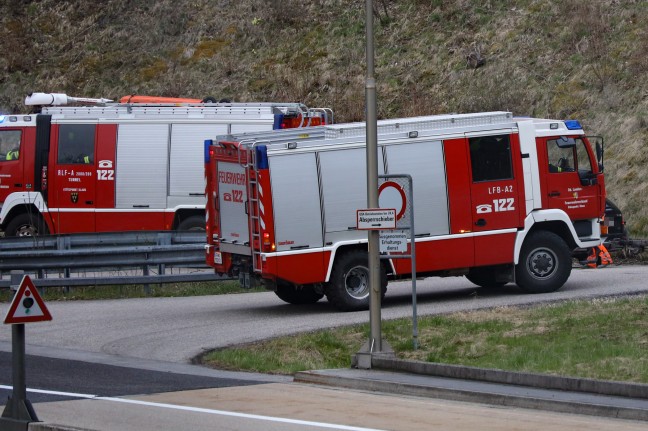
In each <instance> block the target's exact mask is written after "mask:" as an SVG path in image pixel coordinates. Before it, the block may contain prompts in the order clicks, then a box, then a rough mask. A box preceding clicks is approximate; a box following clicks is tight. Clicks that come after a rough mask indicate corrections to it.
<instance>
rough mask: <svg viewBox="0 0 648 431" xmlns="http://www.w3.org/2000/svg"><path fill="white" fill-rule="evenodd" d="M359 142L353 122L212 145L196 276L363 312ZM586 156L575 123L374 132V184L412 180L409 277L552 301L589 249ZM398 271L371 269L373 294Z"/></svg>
mask: <svg viewBox="0 0 648 431" xmlns="http://www.w3.org/2000/svg"><path fill="white" fill-rule="evenodd" d="M365 139H366V129H365V125H364V123H355V124H337V125H331V126H322V127H315V128H312V129H310V130H308V131H303V132H301V133H299V132H295V131H276V132H273V133H258V134H247V135H229V136H219V137H217V139H216V140H215V141H214V142H213V145H208V150H209V159H208V161H207V164H206V177H207V198H208V204H207V213H208V217H207V219H208V223H207V243H208V246H207V263H208V264H210V265H212V266H213V267H214V268H215V270H216V271H217V272H222V273H230V274H244V276H243V277H241V278H242V279H244V280H245V279H247V275H248V274H249V275H250V276H251V277H252V278H257V279H260V280H262V281H263V282H264V283H265V285H266V287H267V288H269V289H271V290H274V291H275V293H276V294H277V296H279V298H281V299H282V300H284V301H286V302H289V303H308V302H315V301H317V300H319V299H320V298H322V297H323V296H324V295H326V297H327V299H328V300H329V302H332V303H333V305H334V306H336V307H337V308H339V309H341V310H357V309H362V308H367V307H368V304H369V302H368V301H369V283H368V269H367V260H368V257H367V234H366V231H362V230H358V229H356V211H357V210H358V209H361V208H366V184H367V181H366V162H365V161H366V148H365V146H366V144H365ZM590 145H591V143H590V139H588V138H587V137H586V136H585V134H584V131H583V129H582V127H581V125H580V123H579V122H578V121H561V120H550V119H534V118H515V117H513V115H512V114H511V113H509V112H487V113H476V114H462V115H441V116H429V117H416V118H402V119H394V120H383V121H379V122H378V160H379V174H409V175H411V176H412V178H413V200H414V205H413V207H414V218H415V227H416V231H415V233H414V236H415V238H414V240H415V241H416V259H417V261H416V267H417V275H424V276H426V275H427V276H430V275H438V276H450V275H465V276H466V277H467V278H468V279H469V280H470V281H472V282H473V283H475V284H477V285H479V286H484V287H490V286H500V285H504V284H506V283H509V282H515V283H517V284H518V285H519V286H520V287H521V288H522V289H524V290H525V291H527V292H533V293H536V292H549V291H554V290H557V289H559V288H560V287H561V286H562V285H563V284H564V283H565V282H566V281H567V279H568V277H569V275H570V273H571V266H572V257H571V251H572V250H574V249H576V248H589V247H592V246H595V245H598V244H600V242H601V235H600V224H599V222H600V220H601V217H602V215H603V212H604V210H605V186H604V177H603V174H602V160H601V157H598V158H597V156H596V154H595V151H594V150H593V149H592V148H591V146H590ZM596 146H597V148H598V153H599V154H602V142H600V143H599V142H597V143H596ZM411 241H412V239H411V238H410V239H409V243H411ZM408 251H409V245H408ZM410 268H411V262H410V260H409V259H392V260H386V259H385V260H382V272H383V274H382V279H383V282H382V287H383V295H384V293H385V291H386V287H387V280H388V279H397V278H406V277H408V276H410Z"/></svg>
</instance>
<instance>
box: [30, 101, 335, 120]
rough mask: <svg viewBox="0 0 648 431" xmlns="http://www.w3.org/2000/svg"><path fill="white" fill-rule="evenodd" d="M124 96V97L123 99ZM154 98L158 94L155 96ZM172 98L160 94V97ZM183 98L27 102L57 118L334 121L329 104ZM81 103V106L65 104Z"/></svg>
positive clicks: (79, 104)
mask: <svg viewBox="0 0 648 431" xmlns="http://www.w3.org/2000/svg"><path fill="white" fill-rule="evenodd" d="M123 99H124V98H122V100H123ZM153 99H155V98H153ZM165 99H167V100H172V98H160V100H165ZM177 100H179V101H181V102H176V103H173V102H170V101H168V102H165V103H163V102H160V103H141V102H113V101H112V100H110V99H91V98H80V97H70V96H67V95H65V94H59V93H32V94H30V95H29V96H27V98H26V99H25V105H28V106H41V107H42V110H41V112H42V113H43V114H49V115H53V116H56V117H58V118H66V117H74V118H82V119H83V118H87V119H90V118H99V117H101V118H103V119H140V118H142V119H143V118H149V117H154V118H156V119H165V118H176V117H190V118H196V119H215V120H217V119H231V118H234V117H241V118H250V117H261V116H263V115H268V116H270V115H275V114H284V115H295V116H296V115H301V116H302V124H301V125H300V126H305V125H308V123H309V121H310V119H311V118H313V117H322V118H325V119H326V123H331V122H333V110H332V109H330V108H309V107H307V106H306V105H304V104H303V103H296V102H289V103H280V102H259V103H256V102H251V103H250V102H217V103H213V102H206V103H202V102H186V100H190V99H177ZM68 104H78V106H66V105H68Z"/></svg>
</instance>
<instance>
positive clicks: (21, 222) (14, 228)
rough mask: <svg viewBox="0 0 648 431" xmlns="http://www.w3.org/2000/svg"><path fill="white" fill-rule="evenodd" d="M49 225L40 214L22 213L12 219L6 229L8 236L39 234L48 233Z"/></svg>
mask: <svg viewBox="0 0 648 431" xmlns="http://www.w3.org/2000/svg"><path fill="white" fill-rule="evenodd" d="M48 233H49V230H48V229H47V225H46V224H45V223H43V220H42V219H41V218H40V216H38V215H32V214H21V215H19V216H17V217H16V218H14V219H13V220H11V221H10V222H9V223H8V224H7V229H5V235H6V236H38V235H47V234H48Z"/></svg>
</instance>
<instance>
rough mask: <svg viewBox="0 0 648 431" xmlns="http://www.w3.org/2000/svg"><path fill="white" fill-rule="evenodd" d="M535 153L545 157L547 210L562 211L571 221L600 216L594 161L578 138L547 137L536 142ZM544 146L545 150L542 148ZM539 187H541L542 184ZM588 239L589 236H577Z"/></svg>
mask: <svg viewBox="0 0 648 431" xmlns="http://www.w3.org/2000/svg"><path fill="white" fill-rule="evenodd" d="M538 145H539V148H538V154H539V155H540V154H542V155H546V157H547V160H546V163H543V162H542V159H541V158H539V162H540V163H541V164H542V165H544V166H542V165H541V166H540V172H543V170H544V172H545V173H546V174H545V175H543V178H544V181H543V182H542V183H544V184H545V187H544V190H543V192H544V193H543V195H544V196H546V199H547V207H548V208H560V209H562V210H564V211H565V212H566V213H567V214H568V215H569V218H570V219H572V220H583V219H591V218H596V217H600V216H601V214H600V211H599V199H598V196H599V188H600V186H599V185H598V183H597V181H596V178H594V175H593V173H592V172H593V169H592V166H593V163H592V162H593V161H592V158H591V156H590V154H591V151H589V152H588V148H587V145H588V144H587V143H586V142H585V141H584V140H583V139H581V138H570V137H558V138H547V139H546V140H545V139H543V140H540V141H539V142H538ZM544 146H546V150H545V149H544V148H542V147H544ZM541 187H542V185H541ZM579 234H582V235H584V236H587V235H588V234H591V232H590V233H587V232H582V233H579Z"/></svg>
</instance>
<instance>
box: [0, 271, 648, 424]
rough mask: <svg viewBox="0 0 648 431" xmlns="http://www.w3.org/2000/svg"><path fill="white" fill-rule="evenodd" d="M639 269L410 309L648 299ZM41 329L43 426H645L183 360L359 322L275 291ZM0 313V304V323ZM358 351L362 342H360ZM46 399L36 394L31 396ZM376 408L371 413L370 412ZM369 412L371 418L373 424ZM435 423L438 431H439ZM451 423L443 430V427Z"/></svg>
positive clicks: (443, 292)
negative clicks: (310, 382)
mask: <svg viewBox="0 0 648 431" xmlns="http://www.w3.org/2000/svg"><path fill="white" fill-rule="evenodd" d="M647 277H648V267H644V266H627V267H623V266H621V267H608V268H604V269H596V270H575V271H574V272H573V275H572V277H571V278H570V280H569V281H568V283H567V284H566V285H565V286H564V288H563V289H562V290H560V291H559V292H555V293H551V294H543V295H526V294H522V293H520V292H519V291H518V290H517V288H515V287H514V286H507V287H505V288H502V289H497V290H485V289H476V288H474V287H473V286H472V285H471V284H470V283H469V282H468V281H467V280H465V279H464V278H448V279H439V278H430V279H426V280H420V281H419V282H418V293H419V294H418V300H417V302H418V313H419V315H428V314H435V313H447V312H452V311H460V310H470V309H478V308H485V307H499V306H502V307H503V306H512V305H527V304H533V303H538V302H551V301H563V300H566V299H577V298H593V297H603V296H618V295H634V294H640V293H646V292H648V284H647V283H645V280H646V278H647ZM47 306H48V308H49V310H50V312H51V313H52V315H53V320H52V321H51V322H42V323H33V324H27V325H26V340H27V354H28V361H27V364H28V369H27V376H28V381H27V384H28V388H30V389H29V392H28V398H29V399H30V401H32V403H35V405H36V411H37V413H38V415H39V417H40V418H41V419H42V420H45V421H48V422H54V423H65V424H68V425H74V426H81V427H87V428H89V429H95V430H102V431H113V430H117V429H119V430H120V431H128V430H131V429H132V430H141V429H188V428H191V429H194V430H202V429H205V430H211V429H215V428H214V427H215V426H217V428H218V429H232V430H234V429H236V430H241V431H243V430H246V431H247V430H254V429H267V430H288V429H291V430H292V429H295V430H297V429H300V430H302V429H322V427H324V428H332V429H346V430H349V429H355V430H378V429H392V430H403V431H406V430H407V431H409V430H419V429H431V428H433V427H434V428H439V427H440V428H439V429H456V430H461V429H466V430H468V429H484V430H486V429H493V430H508V429H511V430H512V429H528V430H543V431H546V430H568V429H569V430H570V431H572V430H575V429H583V430H586V429H587V430H590V429H612V428H614V429H628V430H630V429H632V430H635V429H637V430H638V429H643V427H644V426H645V424H643V423H637V422H633V421H618V420H611V419H603V418H596V417H584V416H578V415H575V416H574V415H567V416H565V415H561V414H557V413H549V412H533V413H530V412H529V411H526V410H524V409H516V408H506V409H502V408H498V407H488V406H484V405H477V404H466V403H453V402H450V401H442V400H436V399H421V398H418V397H401V396H398V395H386V394H367V393H364V392H362V391H342V390H336V389H329V388H318V387H304V386H303V385H295V384H291V383H290V381H291V379H290V378H289V377H286V376H268V375H260V374H251V373H233V372H227V371H218V370H210V369H206V368H203V367H198V366H193V365H190V364H188V362H189V361H190V359H191V358H192V357H194V356H195V355H197V354H200V353H201V352H203V351H204V350H209V349H212V348H217V347H223V346H227V345H232V344H239V343H243V342H248V341H254V340H260V339H266V338H270V337H274V336H279V335H285V334H292V333H296V332H302V331H309V330H315V329H320V328H327V327H331V326H338V325H346V324H351V323H363V322H367V321H368V317H369V315H368V312H366V311H365V312H354V313H340V312H337V311H335V310H334V309H333V308H332V307H331V306H329V305H328V303H327V302H326V301H325V300H323V301H321V302H320V303H318V304H314V305H310V306H293V305H288V304H285V303H283V302H282V301H280V300H279V299H278V298H277V297H276V296H275V295H274V294H273V293H271V292H267V293H248V294H238V295H221V296H211V297H209V296H206V297H191V298H150V299H127V300H108V301H105V300H104V301H69V302H65V301H60V302H50V303H48V304H47ZM7 309H8V304H2V306H1V307H0V314H1V315H4V313H5V312H6V310H7ZM411 315H412V307H411V282H400V283H392V284H390V288H389V290H388V294H387V298H386V300H385V303H384V305H383V311H382V317H383V319H392V318H397V317H411ZM10 329H11V327H10V325H3V327H2V328H1V329H0V397H2V398H3V399H6V396H7V395H9V386H10V384H11V383H10V378H9V376H10V374H11V372H10V371H11V368H10V363H11V355H10V353H9V352H10V350H11V330H10ZM359 347H360V346H359ZM34 388H37V389H44V390H45V392H43V391H37V392H33V391H32V389H34ZM378 412H379V413H378ZM377 413H378V414H377ZM444 426H446V428H444ZM448 426H450V428H447V427H448Z"/></svg>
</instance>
